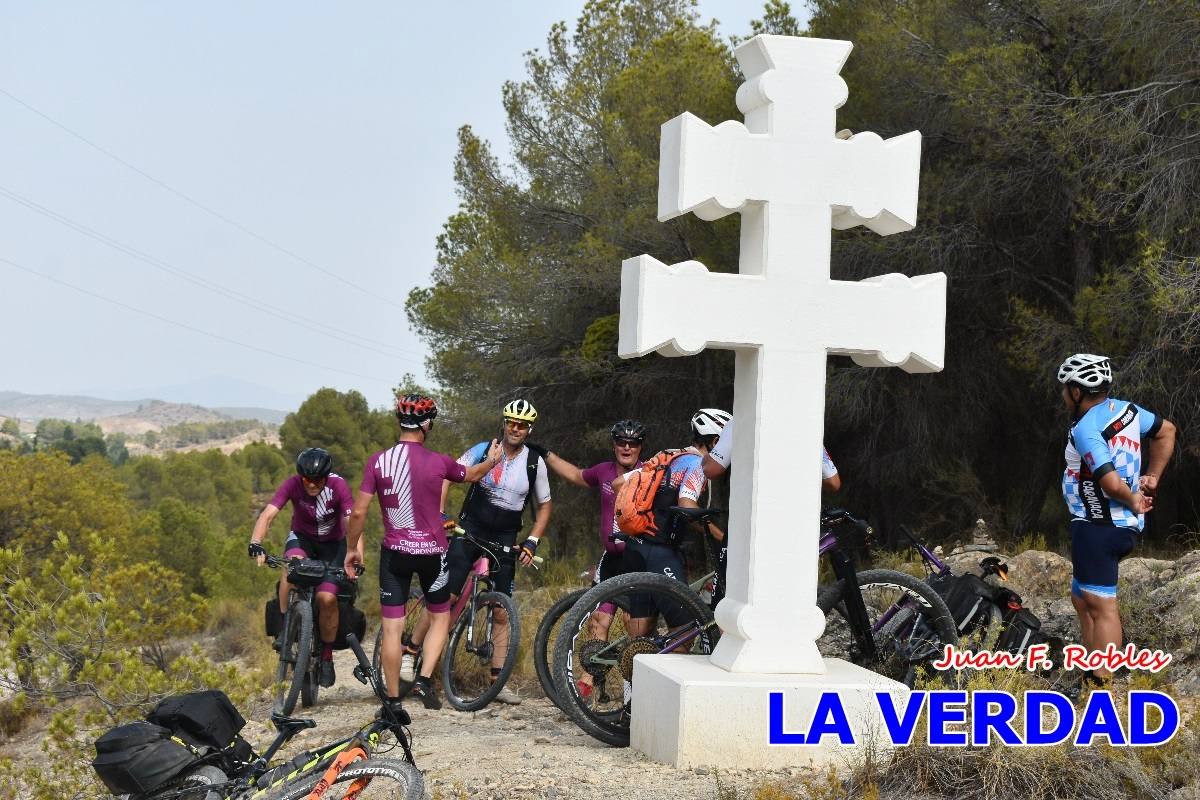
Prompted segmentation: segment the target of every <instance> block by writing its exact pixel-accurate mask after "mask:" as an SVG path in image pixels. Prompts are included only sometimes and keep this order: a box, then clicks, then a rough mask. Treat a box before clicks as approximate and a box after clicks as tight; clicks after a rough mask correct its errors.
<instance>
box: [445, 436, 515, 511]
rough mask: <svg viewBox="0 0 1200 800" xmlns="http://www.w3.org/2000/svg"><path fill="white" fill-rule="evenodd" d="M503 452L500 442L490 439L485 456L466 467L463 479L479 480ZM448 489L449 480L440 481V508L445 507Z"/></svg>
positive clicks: (473, 481)
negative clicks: (465, 475) (465, 474)
mask: <svg viewBox="0 0 1200 800" xmlns="http://www.w3.org/2000/svg"><path fill="white" fill-rule="evenodd" d="M503 452H504V450H503V448H501V447H500V443H499V442H498V441H496V440H495V439H492V444H491V446H490V447H488V454H487V458H485V459H484V460H483V461H480V462H479V463H478V464H473V465H471V466H469V467H467V477H465V478H464V479H463V480H465V481H466V482H467V483H475V482H477V481H479V480H480V479H481V478H482V477H483V476H484V475H487V474H488V471H489V470H490V469H491V468H492V467H494V466H496V465H497V464H499V463H500V457H501V455H502V454H503ZM448 491H450V481H442V508H445V507H446V492H448Z"/></svg>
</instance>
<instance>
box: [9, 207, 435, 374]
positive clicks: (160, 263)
mask: <svg viewBox="0 0 1200 800" xmlns="http://www.w3.org/2000/svg"><path fill="white" fill-rule="evenodd" d="M0 196H4V197H7V198H8V199H9V200H12V201H13V202H14V203H17V204H19V205H22V206H24V207H25V208H28V209H29V210H30V211H34V212H36V213H38V214H41V215H42V216H45V217H47V218H49V219H52V220H54V221H55V222H57V223H59V224H60V225H64V226H65V227H68V228H70V229H71V230H73V231H75V232H77V233H81V234H83V235H84V236H87V237H89V238H91V239H94V240H95V241H97V242H100V244H103V245H105V246H107V247H111V248H112V249H114V250H116V251H118V252H120V253H123V254H125V255H127V256H130V257H132V258H135V259H137V260H139V261H142V262H144V263H146V264H149V265H150V266H152V267H154V268H155V269H157V270H160V271H162V272H166V273H168V274H170V275H174V276H175V277H178V278H181V279H183V280H185V281H188V282H189V283H192V284H195V285H196V286H199V287H201V288H203V289H207V290H209V291H210V292H213V293H215V294H219V295H221V296H223V297H226V298H228V299H230V300H235V301H237V302H239V303H241V304H242V305H244V306H247V307H249V308H251V309H253V310H254V311H256V312H263V313H266V314H269V315H270V316H273V317H276V318H277V319H281V320H283V321H284V322H289V323H291V324H293V325H298V326H300V327H302V328H307V329H308V330H311V331H313V332H315V333H319V334H321V335H323V336H329V337H331V338H334V339H338V340H340V341H343V342H345V343H347V344H351V345H354V346H355V347H361V348H363V349H365V350H370V351H372V352H375V353H379V354H380V355H384V356H387V357H388V358H395V359H399V356H398V355H397V354H396V353H403V354H406V355H409V356H420V355H421V354H420V353H417V352H415V351H412V350H406V349H404V348H400V347H395V346H393V345H386V346H387V347H389V348H390V349H392V350H394V351H396V352H395V353H389V352H387V351H386V350H382V349H380V348H378V347H375V346H374V345H371V344H367V343H365V342H364V341H363V340H362V337H358V336H355V335H354V334H351V333H348V332H345V331H339V330H338V329H337V328H333V327H329V326H324V327H320V328H318V327H317V326H315V325H312V324H309V323H308V322H305V321H304V320H303V319H301V318H300V317H297V316H296V315H294V314H291V313H289V312H287V311H284V310H283V309H281V308H279V307H277V306H273V305H271V304H270V303H267V302H265V301H263V300H260V299H258V298H256V297H251V296H250V295H247V294H244V293H242V292H239V291H237V290H236V289H231V288H229V287H227V286H224V285H222V284H220V283H217V282H216V281H211V280H209V279H207V278H203V277H200V276H199V275H196V274H195V273H191V272H188V271H187V270H185V269H183V268H181V267H176V266H174V265H173V264H171V263H170V262H169V261H166V260H164V259H161V258H158V257H156V256H151V255H148V254H147V253H144V252H142V251H141V250H138V249H137V248H135V247H133V246H131V245H127V244H124V243H123V242H121V241H119V240H117V239H113V238H112V237H111V236H108V235H106V234H104V233H101V232H100V231H97V230H95V229H93V228H89V227H88V226H86V225H84V224H83V223H81V222H76V221H75V220H73V219H71V218H70V217H67V216H65V215H63V214H60V213H58V212H57V211H55V210H53V209H51V208H47V207H46V206H43V205H41V204H39V203H37V202H35V201H33V200H31V199H29V198H28V197H25V196H24V195H21V194H18V193H17V192H14V191H13V190H12V189H9V188H7V187H5V186H3V185H0Z"/></svg>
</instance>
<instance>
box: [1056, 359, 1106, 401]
mask: <svg viewBox="0 0 1200 800" xmlns="http://www.w3.org/2000/svg"><path fill="white" fill-rule="evenodd" d="M1058 382H1059V383H1063V384H1067V383H1073V384H1075V385H1077V386H1080V387H1082V388H1084V389H1086V390H1088V391H1091V392H1094V391H1098V390H1100V389H1105V388H1107V387H1108V386H1109V385H1111V384H1112V365H1111V364H1109V363H1108V356H1096V355H1092V354H1091V353H1076V354H1075V355H1073V356H1071V357H1070V358H1068V359H1067V360H1066V361H1064V362H1063V363H1062V366H1061V367H1059V368H1058Z"/></svg>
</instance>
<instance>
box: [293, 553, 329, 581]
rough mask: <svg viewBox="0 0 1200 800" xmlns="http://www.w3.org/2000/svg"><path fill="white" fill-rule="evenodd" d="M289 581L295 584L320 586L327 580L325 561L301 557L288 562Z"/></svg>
mask: <svg viewBox="0 0 1200 800" xmlns="http://www.w3.org/2000/svg"><path fill="white" fill-rule="evenodd" d="M287 571H288V583H290V584H292V585H293V586H318V585H320V584H321V583H323V582H324V581H325V562H324V561H320V560H318V559H315V558H300V559H296V560H294V561H291V562H289V563H288V568H287Z"/></svg>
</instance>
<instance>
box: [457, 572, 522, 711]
mask: <svg viewBox="0 0 1200 800" xmlns="http://www.w3.org/2000/svg"><path fill="white" fill-rule="evenodd" d="M497 609H501V610H503V611H504V613H506V614H507V615H508V651H507V653H506V654H505V657H504V663H503V664H502V665H501V666H500V674H499V675H497V676H496V677H495V678H494V679H493V678H492V673H491V668H492V653H493V652H494V650H495V647H496V642H495V633H496V611H497ZM520 645H521V620H520V618H519V617H518V616H517V607H516V605H514V604H513V601H512V598H511V597H509V596H508V595H506V594H501V593H500V592H483V593H482V594H480V595H478V596H476V598H475V611H474V613H471V609H470V608H467V609H465V610H464V611H463V613H462V616H460V617H459V618H458V622H457V623H455V625H454V629H453V630H451V631H450V641H449V643H448V644H447V646H446V657H445V660H444V661H442V689H443V691H445V693H446V699H447V700H449V701H450V705H452V706H454V707H455V708H456V709H458V710H459V711H478V710H479V709H481V708H483V707H484V706H486V705H487V704H488V703H490V702H492V701H493V700H495V699H496V695H498V694H499V693H500V690H501V689H503V688H504V684H505V682H506V681H507V680H508V676H509V675H511V674H512V671H513V667H514V666H515V665H516V663H517V650H518V649H519V648H520Z"/></svg>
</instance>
